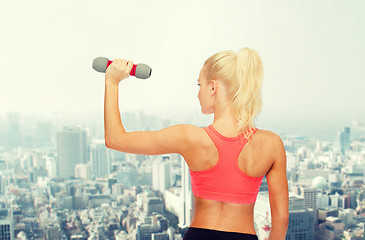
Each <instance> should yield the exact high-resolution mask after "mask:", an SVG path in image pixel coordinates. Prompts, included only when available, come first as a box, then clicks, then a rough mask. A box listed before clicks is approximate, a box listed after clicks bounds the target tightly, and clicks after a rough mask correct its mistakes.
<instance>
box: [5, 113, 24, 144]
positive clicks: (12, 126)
mask: <svg viewBox="0 0 365 240" xmlns="http://www.w3.org/2000/svg"><path fill="white" fill-rule="evenodd" d="M21 144H22V136H21V132H20V113H19V112H9V113H8V147H9V148H16V147H19V146H21Z"/></svg>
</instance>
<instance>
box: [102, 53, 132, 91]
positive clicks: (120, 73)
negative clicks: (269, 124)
mask: <svg viewBox="0 0 365 240" xmlns="http://www.w3.org/2000/svg"><path fill="white" fill-rule="evenodd" d="M132 68H133V62H132V61H127V60H122V59H114V61H113V62H112V63H111V64H110V65H109V67H108V68H107V69H106V71H105V82H106V83H113V84H116V85H118V84H119V82H120V81H122V80H123V79H126V78H128V77H129V73H130V72H131V71H132Z"/></svg>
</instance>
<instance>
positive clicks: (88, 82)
mask: <svg viewBox="0 0 365 240" xmlns="http://www.w3.org/2000/svg"><path fill="white" fill-rule="evenodd" d="M364 12H365V2H364V1H361V0H359V1H338V0H337V1H333V0H331V1H317V0H310V1H292V0H287V1H242V0H236V1H233V0H226V1H212V0H209V1H197V0H188V1H171V0H166V1H162V0H158V1H156V0H155V1H152V0H146V1H121V0H118V1H100V0H98V1H90V0H88V1H86V0H85V1H84V0H83V1H81V0H80V1H71V0H62V1H46V0H39V1H8V0H0V30H1V32H0V33H1V37H0V81H1V86H0V114H5V113H6V112H9V111H20V112H24V113H48V112H62V111H68V112H69V111H73V112H78V111H83V112H84V111H102V110H103V104H104V102H103V101H104V74H102V73H98V72H95V71H94V70H93V69H92V68H91V64H92V60H93V59H94V58H95V57H99V56H104V57H108V58H109V59H114V58H126V59H131V60H133V61H134V62H135V63H146V64H148V65H150V66H151V67H152V69H153V71H152V76H151V78H149V79H148V80H139V79H135V78H133V77H130V78H128V79H126V80H124V81H123V82H122V83H121V84H120V90H119V93H120V95H119V98H120V99H119V100H120V110H121V111H128V110H137V109H142V110H146V111H149V112H154V111H165V112H168V111H186V110H197V111H200V105H199V100H198V98H197V94H198V86H197V85H196V80H197V78H198V75H199V71H200V69H201V67H202V64H203V62H204V61H205V59H206V58H208V57H209V56H210V55H212V54H214V53H215V52H217V51H221V50H234V51H238V50H239V49H240V48H242V47H250V48H253V49H255V50H257V51H258V52H259V54H260V55H261V57H262V59H263V64H264V83H263V89H262V95H263V108H262V112H261V115H259V116H258V119H259V120H260V118H261V121H263V122H266V123H269V122H271V123H274V122H275V123H277V124H279V123H281V124H282V125H283V126H284V125H291V126H294V125H296V124H298V125H299V126H300V127H305V126H306V124H307V123H310V124H312V126H313V123H316V122H317V123H318V126H317V127H318V128H321V127H326V126H327V124H345V123H347V122H349V121H351V120H353V119H357V120H358V121H364V120H365V111H364V109H365V92H364V90H365V66H364V65H365V64H364V63H365V46H364V43H365V15H364ZM340 127H341V126H340Z"/></svg>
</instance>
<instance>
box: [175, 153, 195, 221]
mask: <svg viewBox="0 0 365 240" xmlns="http://www.w3.org/2000/svg"><path fill="white" fill-rule="evenodd" d="M181 177H182V180H181V195H180V196H181V201H182V202H183V203H182V206H183V207H182V212H181V213H180V214H179V223H178V226H179V227H180V228H186V227H189V226H190V223H191V220H192V219H193V215H194V195H193V192H192V189H191V181H190V172H189V166H188V165H187V164H186V162H185V159H184V158H181Z"/></svg>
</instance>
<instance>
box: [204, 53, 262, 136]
mask: <svg viewBox="0 0 365 240" xmlns="http://www.w3.org/2000/svg"><path fill="white" fill-rule="evenodd" d="M204 66H205V67H206V72H207V77H208V79H209V81H210V80H212V79H220V80H223V82H224V83H225V85H226V87H227V92H228V96H229V98H230V99H231V100H232V101H233V110H234V116H235V118H236V119H237V120H238V126H237V129H236V130H237V132H241V130H243V129H247V130H246V131H245V133H244V136H245V138H246V139H247V140H250V138H251V136H252V133H253V132H252V131H253V129H254V128H255V126H254V124H253V121H254V118H255V117H256V115H258V113H259V112H260V111H261V106H262V100H261V87H262V82H263V66H262V61H261V57H260V56H259V54H258V53H257V52H256V51H255V50H253V49H250V48H242V49H241V50H240V51H238V53H236V52H233V51H221V52H218V53H216V54H214V55H212V56H211V57H209V58H208V59H207V60H206V61H205V63H204Z"/></svg>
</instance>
